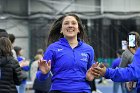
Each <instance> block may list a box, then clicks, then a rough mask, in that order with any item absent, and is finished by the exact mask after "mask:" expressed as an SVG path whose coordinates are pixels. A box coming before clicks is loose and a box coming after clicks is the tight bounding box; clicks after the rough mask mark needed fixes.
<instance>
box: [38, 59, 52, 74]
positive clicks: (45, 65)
mask: <svg viewBox="0 0 140 93" xmlns="http://www.w3.org/2000/svg"><path fill="white" fill-rule="evenodd" d="M38 66H39V69H40V71H41V72H42V73H43V74H47V73H48V72H49V71H50V69H51V60H49V61H48V62H46V60H39V62H38Z"/></svg>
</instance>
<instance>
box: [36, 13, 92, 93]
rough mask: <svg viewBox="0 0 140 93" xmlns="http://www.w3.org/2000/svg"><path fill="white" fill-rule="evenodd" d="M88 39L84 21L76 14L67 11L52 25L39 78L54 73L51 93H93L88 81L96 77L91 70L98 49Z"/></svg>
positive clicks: (40, 62) (40, 63) (44, 77)
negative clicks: (95, 51)
mask: <svg viewBox="0 0 140 93" xmlns="http://www.w3.org/2000/svg"><path fill="white" fill-rule="evenodd" d="M85 41H87V38H86V34H85V31H84V29H83V26H82V22H81V20H80V19H79V17H78V16H76V15H75V14H66V15H63V16H62V17H60V18H59V19H57V20H56V21H55V22H54V24H53V25H52V28H51V31H50V34H49V38H48V48H47V50H46V52H45V54H44V57H43V60H40V61H39V68H40V71H38V72H37V78H38V79H40V80H44V79H46V78H47V77H48V75H49V74H50V70H51V72H52V74H53V77H52V86H51V91H50V93H63V92H66V93H91V89H90V86H89V83H88V82H87V80H93V79H94V76H93V75H92V72H91V70H90V68H91V66H92V64H93V63H94V50H93V48H92V47H91V46H90V45H88V44H86V43H85Z"/></svg>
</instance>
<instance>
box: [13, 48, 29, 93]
mask: <svg viewBox="0 0 140 93" xmlns="http://www.w3.org/2000/svg"><path fill="white" fill-rule="evenodd" d="M14 50H15V52H16V56H17V61H18V62H19V64H20V67H21V69H22V74H23V75H24V79H23V80H22V83H21V84H20V85H19V86H17V90H18V93H25V91H26V82H27V78H28V74H27V72H28V71H29V69H30V68H29V61H27V60H26V59H25V58H24V57H23V49H22V48H21V47H19V46H15V47H14Z"/></svg>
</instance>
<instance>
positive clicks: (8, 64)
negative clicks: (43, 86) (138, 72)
mask: <svg viewBox="0 0 140 93" xmlns="http://www.w3.org/2000/svg"><path fill="white" fill-rule="evenodd" d="M22 79H23V78H22V75H21V68H20V66H19V63H18V62H17V61H16V60H15V59H14V58H13V55H12V44H11V42H10V40H9V39H8V38H7V37H1V38H0V93H17V89H16V85H19V84H20V83H21V81H22Z"/></svg>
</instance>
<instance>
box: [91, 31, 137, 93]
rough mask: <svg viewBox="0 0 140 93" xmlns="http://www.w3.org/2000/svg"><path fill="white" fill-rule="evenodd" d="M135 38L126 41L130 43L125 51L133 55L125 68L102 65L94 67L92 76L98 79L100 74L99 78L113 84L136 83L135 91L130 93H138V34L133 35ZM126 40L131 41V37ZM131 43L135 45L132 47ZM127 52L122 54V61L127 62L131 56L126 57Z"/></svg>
mask: <svg viewBox="0 0 140 93" xmlns="http://www.w3.org/2000/svg"><path fill="white" fill-rule="evenodd" d="M131 33H132V32H130V34H131ZM133 33H134V32H133ZM135 33H136V32H135ZM135 36H136V37H135ZM135 36H133V37H135V38H133V40H128V41H131V42H129V43H128V49H127V51H128V50H129V52H130V51H131V53H132V54H133V55H134V56H133V57H132V58H131V60H130V62H131V63H130V64H127V66H126V67H124V68H116V69H112V68H106V67H105V66H104V65H102V66H100V67H98V68H97V67H94V69H92V70H93V74H94V76H96V77H98V76H99V74H100V75H101V76H104V77H105V78H107V79H111V80H113V81H115V82H129V81H136V82H137V86H136V90H135V91H133V92H131V93H140V36H139V34H138V37H137V35H136V34H135ZM128 39H131V37H130V38H128ZM135 40H136V41H135ZM132 42H133V43H134V42H135V45H133V44H132ZM130 43H131V44H130ZM130 45H132V46H130ZM132 48H134V49H135V50H133V51H132ZM129 52H126V50H125V52H123V54H124V53H125V55H127V56H126V58H124V59H123V60H127V61H128V59H129V58H130V57H131V56H130V57H128V56H129ZM127 57H128V58H127ZM127 61H126V62H127ZM132 89H133V87H132Z"/></svg>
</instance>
